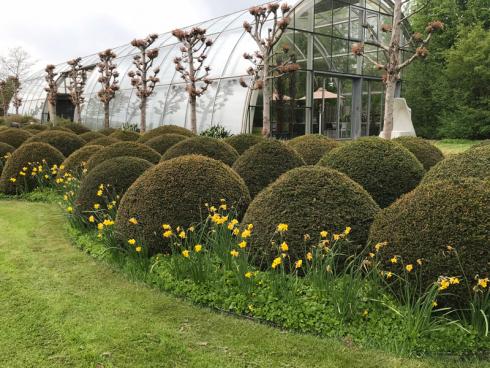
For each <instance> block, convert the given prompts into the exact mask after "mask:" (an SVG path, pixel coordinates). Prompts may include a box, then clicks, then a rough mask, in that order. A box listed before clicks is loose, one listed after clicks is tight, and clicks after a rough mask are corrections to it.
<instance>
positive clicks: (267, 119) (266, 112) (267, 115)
mask: <svg viewBox="0 0 490 368" xmlns="http://www.w3.org/2000/svg"><path fill="white" fill-rule="evenodd" d="M262 73H263V75H262V82H263V86H262V99H263V103H262V105H263V107H262V135H263V136H265V137H270V136H271V96H270V88H269V64H268V62H267V61H266V60H264V68H263V70H262Z"/></svg>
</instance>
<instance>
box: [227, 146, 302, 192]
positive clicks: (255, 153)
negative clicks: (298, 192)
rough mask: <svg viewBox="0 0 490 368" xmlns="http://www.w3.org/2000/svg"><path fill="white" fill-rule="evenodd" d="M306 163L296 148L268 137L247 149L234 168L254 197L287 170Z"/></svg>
mask: <svg viewBox="0 0 490 368" xmlns="http://www.w3.org/2000/svg"><path fill="white" fill-rule="evenodd" d="M304 164H305V162H304V160H303V159H302V158H301V156H300V155H299V154H298V153H297V152H296V151H295V150H294V149H292V148H291V147H288V146H287V145H286V144H285V143H283V142H281V141H278V140H274V139H267V140H265V141H264V142H261V143H258V144H256V145H254V146H253V147H251V148H249V149H248V150H246V151H245V152H244V153H243V155H241V156H240V157H239V158H238V160H236V162H235V164H234V165H233V169H234V170H235V171H236V172H237V173H238V175H240V176H241V177H242V178H243V180H245V183H246V184H247V187H248V190H249V191H250V196H251V197H252V198H254V197H255V196H256V195H257V194H258V193H259V192H260V191H261V190H262V189H264V188H265V187H267V186H268V185H269V184H270V183H272V182H273V181H274V180H276V179H277V178H278V177H279V176H281V175H282V174H284V173H285V172H286V171H289V170H291V169H294V168H296V167H298V166H303V165H304Z"/></svg>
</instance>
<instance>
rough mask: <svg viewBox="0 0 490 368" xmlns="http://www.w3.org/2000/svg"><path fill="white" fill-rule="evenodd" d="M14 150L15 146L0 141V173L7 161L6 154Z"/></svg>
mask: <svg viewBox="0 0 490 368" xmlns="http://www.w3.org/2000/svg"><path fill="white" fill-rule="evenodd" d="M14 151H15V148H14V147H12V146H11V145H10V144H7V143H3V142H0V174H1V173H2V170H3V166H4V165H5V162H6V161H7V155H8V154H11V153H12V152H14Z"/></svg>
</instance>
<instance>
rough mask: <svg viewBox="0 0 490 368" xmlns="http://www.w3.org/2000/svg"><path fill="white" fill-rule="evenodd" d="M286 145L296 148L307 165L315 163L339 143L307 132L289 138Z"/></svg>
mask: <svg viewBox="0 0 490 368" xmlns="http://www.w3.org/2000/svg"><path fill="white" fill-rule="evenodd" d="M287 144H288V146H289V147H291V148H293V149H294V150H296V152H298V153H299V155H300V156H301V157H302V158H303V160H305V162H306V164H307V165H315V164H316V163H317V162H318V161H320V159H321V158H322V157H323V156H325V154H326V153H327V152H330V151H331V150H332V149H334V148H337V147H339V146H340V143H339V142H337V141H335V140H333V139H330V138H327V137H326V136H324V135H321V134H307V135H302V136H299V137H296V138H294V139H291V140H290V141H288V142H287Z"/></svg>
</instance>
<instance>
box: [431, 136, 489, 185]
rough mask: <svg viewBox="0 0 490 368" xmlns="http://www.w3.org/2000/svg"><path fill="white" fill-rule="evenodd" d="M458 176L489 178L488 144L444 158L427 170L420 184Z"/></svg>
mask: <svg viewBox="0 0 490 368" xmlns="http://www.w3.org/2000/svg"><path fill="white" fill-rule="evenodd" d="M460 178H480V179H485V178H490V145H487V146H482V147H478V148H472V149H469V150H468V151H465V152H462V153H459V154H457V155H453V156H450V157H448V158H446V159H444V160H443V161H441V162H439V163H438V164H437V165H435V166H434V167H432V169H430V170H429V171H428V172H427V174H426V175H425V176H424V178H423V179H422V184H426V183H430V182H433V181H438V180H447V179H460Z"/></svg>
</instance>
